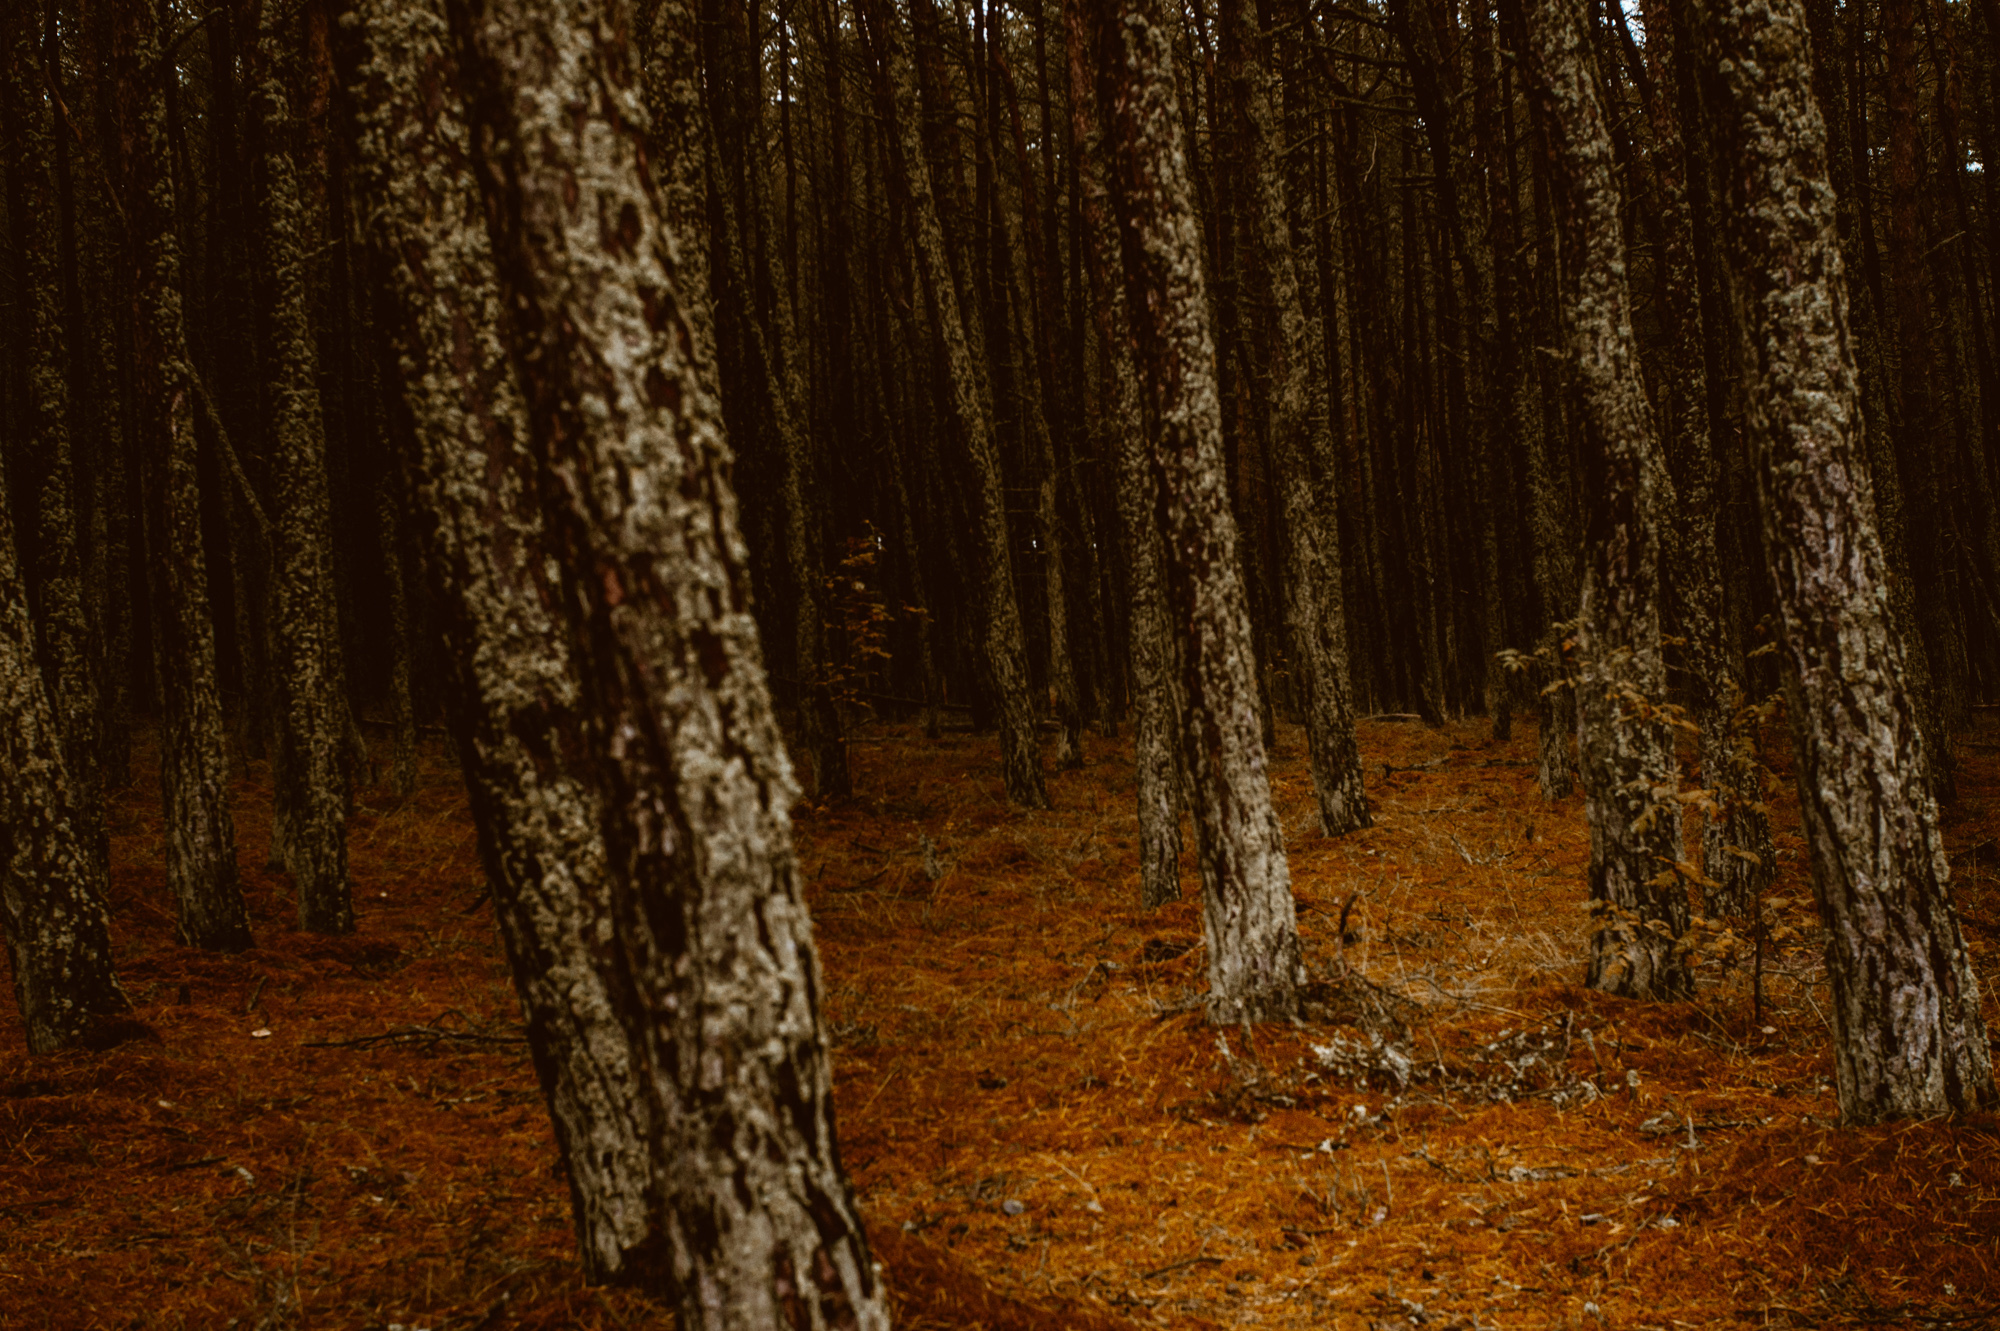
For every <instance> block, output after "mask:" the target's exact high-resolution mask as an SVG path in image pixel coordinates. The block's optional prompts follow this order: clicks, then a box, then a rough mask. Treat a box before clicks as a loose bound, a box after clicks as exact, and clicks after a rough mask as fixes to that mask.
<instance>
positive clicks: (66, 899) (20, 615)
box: [0, 474, 132, 1054]
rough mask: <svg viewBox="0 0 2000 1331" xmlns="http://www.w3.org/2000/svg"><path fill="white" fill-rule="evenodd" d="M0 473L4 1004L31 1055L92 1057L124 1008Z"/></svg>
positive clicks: (99, 868) (117, 1030)
mask: <svg viewBox="0 0 2000 1331" xmlns="http://www.w3.org/2000/svg"><path fill="white" fill-rule="evenodd" d="M11 515H12V509H11V508H9V506H8V503H7V484H6V477H5V475H4V474H0V926H4V928H5V930H6V935H7V952H8V955H9V956H10V957H11V958H12V960H13V963H14V996H15V998H16V999H17V1000H18V1001H19V1002H20V1005H21V1021H22V1024H23V1025H25V1026H26V1027H27V1028H28V1048H29V1049H30V1050H32V1051H34V1052H35V1053H38V1054H46V1053H50V1052H53V1051H54V1050H57V1049H67V1048H71V1047H74V1046H78V1045H84V1046H92V1047H102V1046H103V1045H104V1044H107V1043H113V1042H115V1041H116V1040H117V1039H118V1038H119V1037H120V1036H121V1034H122V1033H123V1032H124V1031H125V1030H126V1029H129V1027H128V1026H127V1025H126V1024H125V1023H121V1022H120V1021H119V1018H120V1017H122V1016H123V1015H124V1014H125V1013H127V1012H129V1011H131V1008H132V1004H131V1002H130V1001H129V1000H128V999H127V998H126V997H125V991H124V990H123V989H121V988H120V987H119V984H118V974H117V971H116V970H115V969H114V968H113V966H112V961H111V937H110V922H109V921H108V919H107V918H106V916H105V912H104V899H103V895H102V892H103V884H104V868H103V865H102V863H101V862H97V861H93V859H92V858H91V855H90V848H89V846H88V844H87V843H86V842H85V840H84V838H83V837H82V836H80V835H79V827H78V821H77V817H76V813H75V811H74V808H73V806H72V804H71V794H70V782H69V769H68V767H67V766H66V765H65V761H64V757H63V750H62V736H61V733H60V732H59V731H58V729H57V727H56V713H55V708H54V707H53V706H52V705H51V703H50V701H49V695H48V690H47V689H46V688H45V687H44V685H43V683H42V675H41V671H40V670H39V669H38V668H37V666H36V664H35V630H34V625H33V623H32V622H31V621H30V620H29V618H28V596H27V591H26V588H25V587H24V586H23V585H22V580H21V566H20V562H19V559H18V557H17V556H16V554H15V546H14V523H13V518H12V516H11Z"/></svg>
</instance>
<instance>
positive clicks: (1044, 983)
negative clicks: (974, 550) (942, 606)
mask: <svg viewBox="0 0 2000 1331" xmlns="http://www.w3.org/2000/svg"><path fill="white" fill-rule="evenodd" d="M1990 715H1992V714H1991V713H1981V716H1982V717H1986V716H1990ZM1768 740H1769V742H1768V743H1767V749H1768V750H1769V751H1771V752H1774V753H1782V752H1783V750H1784V747H1785V746H1784V743H1783V738H1782V735H1781V734H1778V733H1776V732H1774V733H1773V734H1771V735H1770V736H1769V737H1768ZM1361 741H1362V751H1363V755H1364V758H1365V760H1366V764H1367V770H1368V793H1369V795H1370V797H1371V799H1372V801H1373V802H1374V808H1375V810H1376V814H1377V823H1376V826H1375V827H1374V828H1372V829H1369V830H1367V831H1364V832H1360V833H1356V834H1352V835H1349V836H1345V837H1341V838H1338V839H1328V838H1326V837H1324V836H1322V835H1320V833H1319V832H1318V830H1317V827H1316V825H1315V822H1314V818H1315V815H1314V806H1313V802H1312V798H1311V785H1310V777H1309V776H1308V774H1307V772H1306V768H1305V752H1304V738H1303V735H1302V733H1301V732H1299V731H1296V730H1293V729H1289V728H1283V727H1281V730H1280V737H1279V747H1278V750H1277V752H1276V755H1275V757H1274V759H1273V765H1272V766H1273V774H1274V789H1275V791H1276V794H1277V799H1278V804H1279V808H1280V811H1281V814H1282V816H1283V818H1284V823H1285V828H1286V831H1287V835H1288V840H1289V843H1290V855H1291V865H1292V874H1293V887H1294V890H1295V893H1296V895H1297V898H1298V902H1299V909H1300V926H1301V930H1302V932H1303V934H1304V937H1305V940H1306V943H1307V947H1308V952H1309V955H1310V957H1311V960H1312V964H1313V966H1314V968H1315V971H1316V975H1317V977H1318V984H1317V985H1316V988H1315V1012H1314V1016H1313V1018H1312V1019H1311V1020H1309V1021H1307V1022H1305V1023H1302V1024H1301V1025H1299V1026H1297V1027H1293V1028H1287V1027H1262V1028H1258V1029H1254V1030H1245V1029H1231V1030H1220V1031H1219V1030H1217V1029H1216V1028H1214V1027H1212V1026H1210V1025H1208V1024H1207V1022H1206V1021H1205V1020H1204V1018H1203V1016H1202V1015H1201V1010H1200V1006H1199V997H1200V993H1201V991H1202V989H1203V988H1204V986H1205V979H1204V975H1205V967H1204V962H1203V954H1202V946H1201V930H1200V921H1199V915H1198V913H1197V908H1196V896H1197V893H1198V883H1197V882H1196V880H1195V877H1194V873H1193V869H1192V866H1191V864H1190V867H1189V870H1188V872H1187V873H1186V875H1185V876H1184V878H1183V893H1184V896H1183V899H1182V900H1181V901H1180V902H1178V903H1176V904H1173V905H1170V906H1168V907H1166V908H1165V909H1162V910H1160V911H1157V912H1148V911H1144V910H1142V909H1140V907H1139V906H1138V904H1137V883H1136V877H1137V822H1136V817H1135V814H1134V811H1133V790H1132V786H1133V776H1132V769H1131V763H1130V749H1129V744H1128V743H1127V742H1126V741H1123V740H1118V739H1102V738H1096V737H1093V738H1092V739H1091V740H1090V741H1089V743H1088V746H1087V761H1086V764H1085V766H1084V768H1083V769H1082V770H1081V771H1078V772H1069V773H1052V774H1051V781H1050V793H1051V796H1052V799H1053V802H1054V805H1055V808H1054V810H1053V811H1051V812H1045V813H1022V812H1019V811H1016V810H1013V809H1010V808H1009V807H1007V805H1006V803H1005V800H1004V798H1003V796H1002V793H1001V787H1000V779H999V772H998V764H997V761H996V756H995V753H994V751H993V745H992V741H991V739H990V737H983V736H973V735H957V736H953V735H947V736H946V737H945V738H944V739H942V740H940V741H937V742H934V743H933V742H926V741H924V740H923V739H922V738H921V737H919V736H918V735H917V734H916V733H915V732H914V731H913V730H911V729H909V728H905V727H900V726H896V725H889V724H878V725H874V726H870V727H868V728H865V729H863V730H862V731H860V732H859V734H858V736H857V739H856V742H855V745H854V767H855V784H856V788H857V789H858V790H859V791H860V792H861V796H860V798H859V799H857V800H856V801H855V802H853V803H851V804H848V805H844V806H841V807H837V808H815V807H812V806H811V805H802V806H801V807H800V809H799V810H798V813H797V827H798V846H799V855H800V858H801V862H802V865H803V869H804V872H805V874H806V877H807V879H808V881H809V884H810V889H809V890H810V893H811V899H812V905H813V910H814V916H815V921H816V924H817V928H818V935H819V940H820V947H821V955H822V961H823V964H824V969H825V978H826V989H827V999H826V1010H825V1017H826V1021H827V1025H828V1029H829V1031H830V1032H831V1036H832V1039H833V1041H834V1051H835V1052H834V1059H835V1075H836V1094H837V1101H838V1111H839V1123H840V1129H841V1138H842V1151H843V1154H844V1158H845V1160H846V1163H847V1167H848V1170H849V1172H850V1174H851V1176H852V1177H853V1180H854V1182H855V1186H856V1188H857V1190H858V1193H859V1195H860V1197H861V1199H862V1205H863V1214H864V1216H865V1219H866V1221H867V1223H868V1225H869V1228H870V1233H871V1237H872V1241H873V1244H874V1248H875V1254H876V1257H877V1259H878V1260H879V1261H880V1262H881V1263H882V1266H883V1268H884V1272H885V1275H886V1279H887V1281H888V1283H889V1286H890V1288H891V1290H892V1292H893V1294H894V1297H895V1301H896V1305H897V1322H898V1325H899V1326H902V1327H906V1328H925V1329H931V1328H936V1329H940V1331H942V1329H944V1328H952V1329H954V1331H956V1329H958V1328H968V1329H970V1328H979V1327H986V1328H992V1329H993V1331H1001V1329H1003V1328H1004V1329H1006V1331H1031V1329H1033V1331H1041V1329H1042V1328H1058V1327H1062V1328H1072V1327H1074V1328H1088V1329H1091V1331H1102V1329H1103V1328H1112V1327H1133V1326H1140V1327H1184V1328H1194V1327H1223V1326H1229V1327H1234V1326H1257V1327H1270V1328H1290V1327H1299V1328H1304V1327H1313V1328H1354V1329H1357V1331H1358V1329H1359V1328H1386V1327H1396V1328H1406V1327H1429V1328H1462V1329H1464V1331H1475V1329H1479V1328H1490V1327H1504V1328H1508V1331H1514V1329H1515V1328H1533V1327H1563V1328H1597V1327H1614V1328H1639V1327H1659V1328H1668V1327H1687V1326H1729V1325H1742V1326H1758V1327H1764V1326H1800V1327H1804V1326H1813V1327H1820V1326H1830V1325H1856V1326H1860V1325H1866V1326H1884V1325H1925V1326H1945V1325H1949V1326H1954V1327H1967V1326H2000V1277H1996V1273H1995V1263H1996V1256H2000V1150H1996V1145H2000V1120H1996V1119H1995V1118H1993V1117H1990V1116H1981V1117H1971V1118H1962V1119H1955V1120H1934V1121H1928V1122H1914V1123H1900V1124H1894V1125H1889V1126H1885V1127H1874V1128H1859V1129H1850V1128H1841V1127H1839V1126H1837V1124H1836V1118H1837V1108H1836V1106H1835V1103H1834V1098H1833V1093H1832V1087H1831V1085H1830V1084H1829V1079H1830V1077H1831V1075H1832V1061H1831V1058H1830V1056H1829V1053H1828V1049H1827V1040H1828V1032H1827V1028H1826V1025H1825V1021H1824V1018H1823V1015H1822V1014H1823V1013H1824V1011H1825V1007H1826V1004H1825V989H1824V977H1823V974H1822V972H1821V971H1820V968H1819V965H1818V962H1817V941H1816V931H1817V925H1816V923H1815V915H1814V912H1813V909H1812V906H1811V894H1810V888H1809V885H1808V884H1807V882H1806V880H1805V865H1804V860H1803V856H1802V851H1803V846H1802V844H1801V842H1800V839H1799V834H1798V827H1797V820H1796V813H1795V802H1794V801H1793V800H1792V799H1791V798H1790V795H1789V789H1788V785H1787V783H1788V782H1789V780H1790V777H1789V774H1788V773H1785V772H1783V771H1780V772H1779V773H1777V774H1776V775H1775V776H1774V779H1773V781H1772V784H1771V790H1772V802H1773V805H1774V808H1775V811H1776V814H1775V816H1776V819H1777V822H1778V837H1777V841H1778V846H1779V856H1780V863H1779V866H1778V870H1779V879H1780V881H1779V883H1778V885H1777V887H1776V888H1775V889H1774V890H1773V891H1772V892H1771V893H1770V909H1769V912H1768V914H1769V918H1770V921H1771V928H1770V929H1769V930H1768V931H1767V932H1768V933H1769V935H1770V937H1769V938H1768V939H1767V944H1766V946H1765V948H1764V949H1763V955H1762V962H1761V982H1759V980H1758V971H1759V965H1758V962H1757V960H1756V956H1755V949H1754V948H1751V947H1748V946H1747V944H1748V942H1749V939H1748V930H1747V929H1746V928H1745V927H1744V926H1742V925H1740V924H1739V926H1738V927H1737V929H1736V930H1735V931H1734V932H1726V931H1723V930H1722V929H1721V928H1720V927H1719V926H1718V927H1717V928H1714V929H1711V930H1709V931H1708V933H1707V934H1706V935H1705V936H1704V937H1705V943H1704V948H1703V961H1702V964H1701V967H1700V972H1699V973H1700V976H1701V986H1700V991H1699V994H1698V997H1697V999H1696V1001H1694V1002H1690V1003H1674V1004H1647V1003H1633V1002H1627V1001H1620V1000H1614V999H1607V998H1604V997H1603V996H1601V995H1597V994H1593V993H1590V992H1588V991H1586V990H1585V989H1584V988H1583V987H1582V983H1581V981H1582V976H1583V971H1584V957H1585V953H1586V949H1587V946H1588V932H1587V931H1588V929H1589V926H1590V917H1589V915H1588V913H1587V912H1586V910H1585V909H1584V896H1585V889H1584V869H1585V860H1586V857H1587V854H1588V839H1587V832H1586V829H1585V827H1584V823H1583V815H1582V806H1581V801H1580V798H1576V797H1573V798H1571V799H1569V800H1566V801H1564V802H1562V803H1561V804H1559V805H1547V804H1544V803H1543V802H1542V801H1541V799H1540V798H1539V796H1538V795H1537V793H1536V791H1535V788H1534V766H1533V759H1534V735H1533V733H1532V730H1531V729H1529V728H1526V727H1521V728H1517V731H1516V734H1515V737H1514V738H1513V739H1511V740H1509V741H1507V742H1504V743H1494V742H1492V741H1491V740H1490V738H1489V736H1488V731H1487V728H1486V726H1485V725H1484V723H1471V722H1468V723H1463V724H1455V725H1451V726H1446V727H1443V728H1437V729H1434V728H1430V727H1426V726H1424V725H1422V724H1421V723H1418V722H1416V721H1415V719H1414V718H1410V719H1376V720H1369V721H1365V722H1363V723H1362V726H1361ZM1996 751H2000V734H1995V733H1994V729H1993V727H1992V725H1991V723H1990V722H1985V721H1982V723H1981V726H1980V728H1978V729H1976V730H1975V731H1974V732H1973V733H1972V734H1970V735H1969V736H1968V737H1967V742H1966V743H1965V745H1964V746H1963V748H1962V751H1961V752H1962V759H1963V762H1962V768H1961V776H1960V783H1961V791H1962V798H1961V799H1960V801H1959V802H1958V804H1957V805H1956V806H1954V807H1953V808H1952V809H1950V810H1949V811H1948V812H1947V842H1948V848H1949V850H1950V852H1951V854H1952V866H1953V877H1954V891H1955V893H1956V897H1957V903H1958V908H1959V911H1960V914H1961V917H1962V919H1963V920H1964V923H1965V926H1966V934H1967V939H1968V942H1969V944H1970V946H1971V948H1972V951H1973V956H1974V960H1975V964H1976V966H1977V968H1978V970H1979V972H1980V974H1981V976H1982V977H1983V978H1984V979H1985V980H1986V982H1987V983H1988V985H1989V986H1990V985H1991V984H1992V982H1993V976H1994V972H1995V969H1996V967H2000V954H1996V947H1995V941H1996V934H2000V890H1996V887H1995V871H1996V869H1995V866H1996V863H2000V850H1997V849H1996V840H1995V837H1996V827H2000V823H1996V819H1995V814H1996V812H2000V762H1996ZM243 769H244V772H245V777H244V779H243V780H242V781H241V782H239V784H238V786H237V812H238V819H239V822H238V828H239V834H240V840H241V859H242V864H243V871H244V881H245V884H246V889H247V891H248V894H249V899H250V905H251V911H252V917H253V921H254V924H255V926H256V929H257V938H258V943H259V946H258V947H257V948H256V949H254V950H252V951H249V952H246V953H243V954H241V955H237V956H210V955H205V954H201V953H197V952H193V951H190V950H189V949H186V948H183V947H180V946H178V945H177V944H175V942H174V941H173V915H172V906H171V903H170V901H168V900H167V898H166V891H165V875H164V866H163V863H162V859H161V856H162V853H163V851H162V842H161V829H160V824H159V811H158V800H157V798H156V792H157V789H158V786H157V773H156V771H154V770H153V769H151V768H149V767H147V766H145V764H144V762H143V761H142V763H141V770H139V772H138V773H137V777H138V779H137V781H136V782H135V784H134V786H133V787H132V788H131V789H129V790H128V791H126V792H124V794H123V795H121V796H120V797H119V800H118V803H117V805H116V807H115V809H114V810H113V812H112V822H113V827H112V830H113V851H114V857H115V863H116V868H115V873H114V879H113V884H112V903H111V904H112V909H113V912H114V930H115V938H116V944H117V948H118V956H119V962H120V967H121V972H122V975H123V977H124V982H125V985H126V988H127V990H128V992H129V993H130V994H131V996H132V998H133V1001H134V1003H135V1004H136V1006H137V1009H138V1016H139V1017H140V1019H142V1020H143V1021H144V1022H145V1023H146V1025H147V1026H148V1027H150V1028H151V1031H152V1032H153V1033H154V1034H155V1036H156V1037H157V1038H153V1039H145V1040H140V1041H137V1042H135V1043H130V1044H126V1045H123V1046H120V1047H118V1048H115V1049H112V1050H109V1051H106V1052H102V1053H75V1054H64V1055H58V1056H53V1057H32V1056H30V1055H28V1054H27V1053H26V1052H25V1044H24V1041H23V1038H22V1033H21V1030H20V1026H19V1020H18V1016H17V1015H16V1014H15V1013H14V1012H13V1011H12V1010H11V1008H10V1009H9V1010H8V1011H7V1012H6V1013H5V1014H4V1015H0V1327H23V1328H27V1327H34V1328H43V1327H47V1328H78V1329H79V1331H81V1329H83V1328H99V1327H105V1328H109V1327H148V1328H151V1327H162V1328H180V1327H188V1328H194V1327H199V1328H222V1327H230V1326H235V1327H242V1328H253V1327H254V1328H280V1327H300V1328H303V1327H328V1328H331V1327H340V1328H378V1329H381V1331H388V1329H391V1328H396V1329H406V1328H418V1327H422V1328H430V1329H431V1331H473V1329H474V1328H478V1329H479V1331H488V1329H495V1328H502V1327H522V1328H548V1329H550V1331H554V1329H555V1328H591V1329H593V1331H595V1329H598V1328H612V1327H668V1326H671V1325H673V1323H674V1319H673V1317H672V1315H671V1314H670V1313H668V1312H666V1311H664V1310H663V1309H661V1308H660V1307H659V1306H658V1305H657V1304H654V1303H652V1302H650V1301H648V1300H647V1299H645V1298H643V1297H640V1296H638V1295H635V1294H632V1293H629V1292H621V1291H608V1290H602V1289H594V1288H591V1287H588V1286H586V1285H585V1284H584V1283H583V1282H582V1280H581V1278H580V1276H579V1274H578V1271H577V1267H576V1263H575V1261H574V1257H573V1248H572V1241H571V1237H570V1230H569V1200H568V1194H567V1190H566V1186H565V1183H564V1180H563V1178H562V1176H561V1173H560V1169H559V1167H558V1166H557V1164H556V1162H555V1154H554V1150H553V1146H552V1144H551V1137H550V1132H549V1126H548V1121H547V1118H546V1115H545V1113H544V1111H543V1107H542V1103H541V1097H540V1093H539V1090H538V1089H537V1086H536V1083H535V1077H534V1073H533V1070H532V1069H531V1067H530V1066H529V1063H528V1059H527V1056H526V1051H525V1046H524V1045H523V1044H522V1043H521V1041H520V1034H519V1022H518V1015H519V1014H518V1009H517V1007H516V1004H515V1002H514V998H513V990H512V986H511V984H510V982H509V978H508V974H507V970H506V965H505V962H504V960H503V958H502V956H501V951H500V945H499V939H498V936H497V933H496V931H495V928H494V925H493V922H492V917H491V914H490V910H489V908H488V906H487V904H486V903H485V901H484V881H483V876H482V874H481V872H480V870H479V866H478V863H477V857H476V855H475V852H474V846H473V832H472V827H471V822H470V818H469V814H468V810H467V806H466V801H465V797H464V792H463V790H462V788H461V787H460V785H459V783H458V780H457V777H456V773H455V771H454V769H453V768H452V766H451V764H450V763H449V761H448V759H447V758H446V756H445V755H444V754H443V753H441V752H430V753H428V754H427V755H426V762H425V765H424V768H423V782H422V785H421V788H420V789H419V791H418V792H417V793H416V794H415V795H414V796H413V797H411V798H409V799H405V800H398V799H395V798H393V797H392V796H390V795H388V794H387V793H386V792H385V791H383V790H380V789H375V788H371V789H369V790H367V791H366V792H365V794H364V796H363V798H362V799H361V800H360V802H359V805H358V808H357V811H356V816H355V820H354V824H353V840H352V852H351V854H352V863H353V869H354V881H355V891H356V906H357V913H358V914H359V916H360V929H359V932H358V933H357V934H356V935H355V936H353V937H351V938H342V939H326V938H320V937H315V936H312V935H307V934H302V933H299V932H296V931H295V930H294V929H293V928H292V927H291V918H292V914H293V911H294V908H295V903H294V902H293V901H292V900H291V897H290V892H289V887H288V885H287V884H286V883H285V881H284V879H283V876H282V875H281V874H278V873H275V872H272V871H267V870H266V869H265V868H263V862H264V859H265V856H266V851H267V839H266V838H267V836H268V825H269V794H268V784H267V772H266V770H265V768H264V766H263V765H262V764H261V763H246V764H244V765H243ZM1690 830H1691V832H1692V828H1691V829H1690ZM1190 845H1191V842H1190ZM1188 859H1189V860H1190V861H1191V860H1192V856H1191V855H1190V856H1189V857H1188ZM933 871H935V872H936V874H937V876H935V877H933V876H932V874H933ZM1739 944H1742V945H1744V947H1742V948H1741V949H1739V948H1738V945H1739ZM1759 989H1761V1001H1760V999H1759V997H1758V993H1757V991H1758V990H1759Z"/></svg>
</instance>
